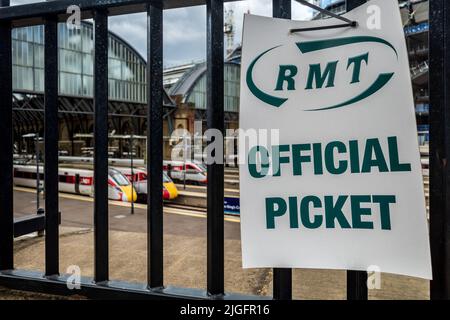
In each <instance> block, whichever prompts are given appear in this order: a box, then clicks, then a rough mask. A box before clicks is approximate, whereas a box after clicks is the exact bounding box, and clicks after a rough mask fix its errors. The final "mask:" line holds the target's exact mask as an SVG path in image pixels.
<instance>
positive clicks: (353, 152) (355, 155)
mask: <svg viewBox="0 0 450 320" xmlns="http://www.w3.org/2000/svg"><path fill="white" fill-rule="evenodd" d="M349 149H350V152H349V153H350V169H351V172H352V173H360V172H359V147H358V140H351V141H350V142H349Z"/></svg>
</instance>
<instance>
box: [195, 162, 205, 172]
mask: <svg viewBox="0 0 450 320" xmlns="http://www.w3.org/2000/svg"><path fill="white" fill-rule="evenodd" d="M196 165H197V166H198V167H199V168H200V170H202V171H203V172H206V165H205V164H203V163H200V162H197V163H196Z"/></svg>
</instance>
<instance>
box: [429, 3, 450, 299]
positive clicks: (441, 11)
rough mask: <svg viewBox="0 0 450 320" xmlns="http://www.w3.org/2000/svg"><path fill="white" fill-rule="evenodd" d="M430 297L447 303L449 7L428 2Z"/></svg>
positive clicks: (449, 284) (449, 236)
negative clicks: (445, 300)
mask: <svg viewBox="0 0 450 320" xmlns="http://www.w3.org/2000/svg"><path fill="white" fill-rule="evenodd" d="M429 11H430V17H429V21H430V34H429V50H430V51H429V59H430V71H429V91H430V92H429V94H430V120H429V121H430V245H431V261H432V266H433V280H432V281H431V286H430V297H431V299H433V300H438V299H439V300H440V299H450V166H449V165H448V156H449V155H450V119H449V117H450V62H449V61H450V31H449V28H450V3H449V2H448V1H446V0H432V1H430V10H429Z"/></svg>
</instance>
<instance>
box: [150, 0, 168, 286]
mask: <svg viewBox="0 0 450 320" xmlns="http://www.w3.org/2000/svg"><path fill="white" fill-rule="evenodd" d="M162 11H163V4H162V1H153V2H151V3H150V4H149V5H148V10H147V19H148V20H147V83H148V84H147V90H148V94H147V97H148V101H147V109H148V111H147V172H148V173H149V176H148V180H147V183H148V185H147V190H148V191H149V192H147V225H148V227H147V230H148V232H147V241H148V250H149V253H148V254H147V257H148V263H147V268H148V286H149V287H150V288H161V287H163V286H164V273H163V272H164V252H163V200H162V197H163V195H162V187H163V186H162V181H163V176H162V170H163V167H162V165H163V76H162V72H163V71H162V68H163V67H162V60H163V51H162V50H163V38H162V24H163V14H162Z"/></svg>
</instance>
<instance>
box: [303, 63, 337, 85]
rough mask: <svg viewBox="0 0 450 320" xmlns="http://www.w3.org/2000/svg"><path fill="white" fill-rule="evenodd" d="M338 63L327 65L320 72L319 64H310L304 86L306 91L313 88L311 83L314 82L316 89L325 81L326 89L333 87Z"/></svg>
mask: <svg viewBox="0 0 450 320" xmlns="http://www.w3.org/2000/svg"><path fill="white" fill-rule="evenodd" d="M337 63H338V61H332V62H329V63H328V64H327V66H326V67H325V70H324V71H323V73H322V71H321V68H320V63H318V64H310V65H309V73H308V81H307V84H306V88H305V89H306V90H309V89H312V88H313V82H314V80H315V81H316V89H317V88H319V89H320V88H322V87H323V84H324V83H325V80H327V85H326V88H329V87H334V78H335V76H336V67H337Z"/></svg>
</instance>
